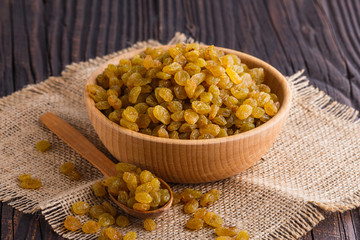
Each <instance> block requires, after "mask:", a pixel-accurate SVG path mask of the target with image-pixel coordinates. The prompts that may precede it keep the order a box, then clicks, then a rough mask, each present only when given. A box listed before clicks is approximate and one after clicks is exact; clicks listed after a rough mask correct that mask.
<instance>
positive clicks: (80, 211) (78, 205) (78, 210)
mask: <svg viewBox="0 0 360 240" xmlns="http://www.w3.org/2000/svg"><path fill="white" fill-rule="evenodd" d="M72 210H73V212H74V213H75V214H77V215H84V214H86V213H88V212H89V210H90V206H89V204H88V203H86V202H83V201H77V202H75V203H74V204H73V205H72Z"/></svg>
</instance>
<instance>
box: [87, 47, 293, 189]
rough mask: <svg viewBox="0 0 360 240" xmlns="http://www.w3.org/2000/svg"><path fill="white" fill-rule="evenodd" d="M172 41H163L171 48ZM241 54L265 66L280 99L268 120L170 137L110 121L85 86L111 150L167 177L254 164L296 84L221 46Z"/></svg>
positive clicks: (196, 176) (196, 177)
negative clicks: (229, 132)
mask: <svg viewBox="0 0 360 240" xmlns="http://www.w3.org/2000/svg"><path fill="white" fill-rule="evenodd" d="M169 47H170V46H163V48H164V49H168V48H169ZM218 49H221V50H222V51H224V52H225V53H232V54H235V55H237V56H239V57H240V59H241V61H242V62H243V63H245V64H247V65H248V66H249V68H253V67H262V68H264V71H265V78H266V80H265V83H266V84H267V85H269V86H270V88H271V90H272V92H274V93H276V94H277V96H278V98H279V101H280V104H281V106H280V109H279V111H278V113H277V114H276V115H275V116H274V117H273V118H272V119H270V120H269V121H268V122H266V123H265V124H263V125H261V126H259V127H257V128H255V129H252V130H250V131H247V132H244V133H241V134H237V135H233V136H229V137H224V138H215V139H207V140H179V139H166V138H159V137H153V136H149V135H145V134H142V133H138V132H134V131H131V130H128V129H126V128H123V127H121V126H119V125H118V124H116V123H114V122H112V121H110V120H109V119H108V118H106V116H105V115H103V114H102V113H101V112H100V111H99V110H98V109H97V108H96V107H95V103H94V101H93V100H92V99H91V98H90V96H89V94H88V93H87V91H86V89H85V104H86V108H87V111H88V114H89V118H90V120H91V122H92V124H93V126H94V128H95V131H96V132H97V134H98V136H99V137H100V139H101V141H102V142H103V144H104V145H105V147H106V148H107V149H108V150H109V152H110V153H111V154H112V155H113V156H114V157H115V158H117V159H118V160H119V161H122V162H128V163H132V164H135V165H137V166H139V167H141V168H142V169H148V170H150V171H152V172H154V173H155V174H156V175H157V176H159V177H160V178H162V179H164V180H165V181H167V182H174V183H203V182H212V181H216V180H220V179H224V178H228V177H231V176H233V175H236V174H238V173H240V172H242V171H244V170H245V169H247V168H249V167H251V166H252V165H254V164H255V163H256V162H257V161H258V160H259V159H260V158H261V157H262V156H263V155H264V154H265V153H266V152H267V151H268V150H269V148H270V147H271V146H272V144H273V143H274V141H275V139H276V137H277V136H278V134H279V132H280V130H281V129H282V127H283V125H284V123H285V120H286V118H287V116H288V113H289V109H290V101H291V90H290V87H289V85H288V83H287V81H286V79H285V78H284V76H283V75H282V74H281V73H280V72H279V71H277V70H276V69H275V68H274V67H272V66H271V65H269V64H267V63H266V62H264V61H262V60H260V59H258V58H255V57H253V56H250V55H248V54H245V53H241V52H238V51H234V50H230V49H225V48H218ZM143 51H144V49H141V50H136V51H131V52H128V53H125V54H123V55H121V56H118V57H116V58H113V59H111V60H110V61H108V62H107V63H105V64H104V65H102V66H101V67H99V68H98V69H96V71H94V73H93V74H92V75H91V77H90V78H89V79H88V80H87V85H89V84H95V83H96V76H97V75H99V74H100V73H102V72H103V71H104V69H105V68H106V67H107V65H108V64H110V63H112V64H118V62H119V60H120V59H122V58H132V57H133V56H134V55H136V54H139V53H141V52H143Z"/></svg>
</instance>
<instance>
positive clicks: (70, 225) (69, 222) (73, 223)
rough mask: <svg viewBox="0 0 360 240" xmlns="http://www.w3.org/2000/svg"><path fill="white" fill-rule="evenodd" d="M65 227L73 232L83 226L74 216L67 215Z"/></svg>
mask: <svg viewBox="0 0 360 240" xmlns="http://www.w3.org/2000/svg"><path fill="white" fill-rule="evenodd" d="M64 227H65V228H66V229H67V230H70V231H72V232H74V231H76V230H79V229H80V228H81V222H80V220H79V219H77V218H76V217H74V216H67V217H66V219H65V221H64Z"/></svg>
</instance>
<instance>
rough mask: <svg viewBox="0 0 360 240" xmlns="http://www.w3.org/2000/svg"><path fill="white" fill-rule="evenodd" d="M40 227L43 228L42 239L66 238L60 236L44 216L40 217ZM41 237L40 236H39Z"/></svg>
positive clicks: (57, 239)
mask: <svg viewBox="0 0 360 240" xmlns="http://www.w3.org/2000/svg"><path fill="white" fill-rule="evenodd" d="M38 221H39V228H40V229H41V239H44V240H64V239H65V238H62V237H60V236H59V235H58V234H57V233H55V232H54V230H53V229H52V228H51V227H50V225H49V223H48V222H47V221H46V220H45V219H44V217H42V216H41V217H40V218H39V220H38ZM39 239H40V238H39Z"/></svg>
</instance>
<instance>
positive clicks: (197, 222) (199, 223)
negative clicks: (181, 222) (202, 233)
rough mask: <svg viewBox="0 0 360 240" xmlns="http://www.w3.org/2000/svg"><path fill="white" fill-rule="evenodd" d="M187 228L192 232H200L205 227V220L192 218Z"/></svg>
mask: <svg viewBox="0 0 360 240" xmlns="http://www.w3.org/2000/svg"><path fill="white" fill-rule="evenodd" d="M185 226H186V227H187V228H188V229H191V230H199V229H200V228H202V227H203V226H204V220H202V219H200V218H190V219H189V220H188V221H187V222H186V225H185Z"/></svg>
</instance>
